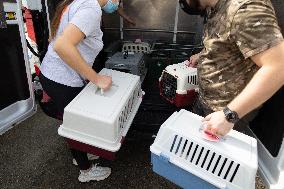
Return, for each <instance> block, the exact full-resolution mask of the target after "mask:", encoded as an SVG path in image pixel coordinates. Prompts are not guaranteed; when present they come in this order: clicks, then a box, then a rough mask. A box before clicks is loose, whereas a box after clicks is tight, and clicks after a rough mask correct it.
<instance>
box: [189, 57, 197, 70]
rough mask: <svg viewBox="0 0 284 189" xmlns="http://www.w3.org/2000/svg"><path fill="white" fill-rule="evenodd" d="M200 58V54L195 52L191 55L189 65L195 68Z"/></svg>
mask: <svg viewBox="0 0 284 189" xmlns="http://www.w3.org/2000/svg"><path fill="white" fill-rule="evenodd" d="M198 60H199V54H194V55H192V56H191V57H190V59H189V63H188V66H190V67H193V68H195V67H196V66H197V63H198Z"/></svg>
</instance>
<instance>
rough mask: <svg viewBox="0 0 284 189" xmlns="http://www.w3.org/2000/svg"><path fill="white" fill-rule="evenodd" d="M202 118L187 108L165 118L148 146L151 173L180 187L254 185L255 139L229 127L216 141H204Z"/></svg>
mask: <svg viewBox="0 0 284 189" xmlns="http://www.w3.org/2000/svg"><path fill="white" fill-rule="evenodd" d="M201 120H202V117H200V116H198V115H196V114H193V113H191V112H188V111H186V110H180V111H179V112H175V113H174V114H173V115H172V116H171V117H170V118H168V120H167V121H166V122H165V123H164V124H163V125H162V126H161V128H160V130H159V132H158V135H157V138H156V139H155V141H154V143H153V144H152V146H151V147H150V150H151V160H152V164H153V170H154V172H156V173H158V174H159V175H161V176H163V177H165V178H167V179H169V180H170V181H172V182H174V183H176V184H177V185H179V186H181V187H183V188H190V189H217V188H222V189H225V188H227V189H252V188H255V176H256V172H257V168H258V164H257V163H258V162H257V142H256V140H255V139H254V138H252V137H249V136H247V135H244V134H242V133H239V132H237V131H234V130H232V131H231V132H230V133H229V134H228V135H227V136H226V138H224V139H221V140H220V141H219V142H210V141H207V140H205V139H203V138H202V134H203V133H202V132H203V131H202V130H201V129H200V127H201V124H202V122H201Z"/></svg>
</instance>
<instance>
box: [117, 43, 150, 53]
mask: <svg viewBox="0 0 284 189" xmlns="http://www.w3.org/2000/svg"><path fill="white" fill-rule="evenodd" d="M122 51H123V52H125V51H128V52H135V53H145V54H149V53H151V45H150V44H149V43H146V42H139V43H134V42H125V43H124V44H123V47H122Z"/></svg>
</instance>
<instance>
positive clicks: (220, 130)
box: [202, 111, 234, 136]
mask: <svg viewBox="0 0 284 189" xmlns="http://www.w3.org/2000/svg"><path fill="white" fill-rule="evenodd" d="M202 123H203V124H204V125H205V126H206V127H205V130H207V131H209V132H210V133H212V134H215V135H217V136H225V135H226V134H228V133H229V132H230V130H231V129H232V128H233V127H234V124H233V123H230V122H228V121H227V120H226V118H225V115H224V112H223V111H218V112H214V113H212V114H209V115H208V116H206V117H205V118H204V119H203V120H202Z"/></svg>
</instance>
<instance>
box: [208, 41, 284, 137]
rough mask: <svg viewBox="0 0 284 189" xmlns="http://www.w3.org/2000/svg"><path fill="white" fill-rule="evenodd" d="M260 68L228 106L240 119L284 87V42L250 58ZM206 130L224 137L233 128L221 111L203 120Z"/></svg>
mask: <svg viewBox="0 0 284 189" xmlns="http://www.w3.org/2000/svg"><path fill="white" fill-rule="evenodd" d="M251 59H252V60H253V61H254V62H255V63H256V64H257V65H258V66H259V67H260V69H259V70H258V71H257V72H256V74H255V75H254V76H253V78H252V79H251V81H250V82H249V83H248V85H247V86H246V87H245V89H244V90H243V91H242V92H241V93H240V94H239V95H238V96H237V97H236V98H235V99H234V100H233V101H232V102H231V103H230V104H229V105H228V107H229V108H230V109H231V110H233V111H236V112H237V113H238V115H239V116H240V117H243V116H245V115H246V114H247V113H249V112H251V111H252V110H254V109H255V108H257V107H259V106H260V105H261V104H263V103H264V102H265V101H267V100H268V99H269V98H270V97H272V95H273V94H274V93H276V92H277V90H279V89H280V88H281V87H282V86H283V85H284V42H281V43H280V44H278V45H276V46H274V47H272V48H270V49H268V50H266V51H264V52H261V53H259V54H257V55H254V56H252V57H251ZM203 122H204V124H206V125H207V129H208V130H210V131H211V132H213V133H216V134H217V135H221V136H224V135H226V134H227V133H228V132H229V131H230V130H231V129H232V128H233V126H234V124H232V123H229V122H228V121H227V120H226V118H225V116H224V113H223V111H217V112H214V113H212V114H210V115H208V116H207V117H206V118H204V120H203Z"/></svg>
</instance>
